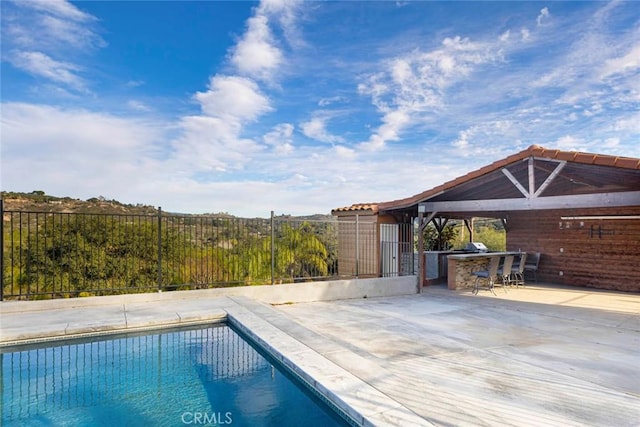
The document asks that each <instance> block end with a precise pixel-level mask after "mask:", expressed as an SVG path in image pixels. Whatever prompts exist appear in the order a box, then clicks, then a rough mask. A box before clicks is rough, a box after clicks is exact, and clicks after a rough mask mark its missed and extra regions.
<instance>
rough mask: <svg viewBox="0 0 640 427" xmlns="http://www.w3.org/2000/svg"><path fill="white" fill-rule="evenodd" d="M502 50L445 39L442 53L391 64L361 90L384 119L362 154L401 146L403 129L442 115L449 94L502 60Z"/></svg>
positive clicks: (406, 57) (421, 54)
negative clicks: (396, 143) (390, 144)
mask: <svg viewBox="0 0 640 427" xmlns="http://www.w3.org/2000/svg"><path fill="white" fill-rule="evenodd" d="M498 44H499V42H494V43H493V44H492V43H481V42H473V41H471V40H469V39H467V38H461V37H453V38H445V39H444V40H443V41H442V45H441V46H440V47H439V48H437V49H434V50H432V51H428V52H423V51H421V50H415V51H413V52H411V53H409V54H407V55H403V56H401V57H397V58H393V59H392V60H390V61H388V62H387V63H386V70H384V71H382V72H380V73H378V74H374V75H372V76H369V78H368V80H367V81H366V82H364V83H361V84H360V85H359V87H358V90H359V92H360V93H361V94H366V95H370V96H371V99H372V103H373V105H375V106H376V107H377V109H378V111H379V112H381V113H383V117H382V124H381V125H380V126H379V127H378V128H377V129H376V130H375V132H374V133H373V134H372V135H371V136H370V137H369V140H368V141H366V142H364V143H362V144H361V145H360V146H361V148H363V149H365V150H373V151H376V150H380V149H382V148H384V147H385V145H386V142H388V141H397V140H398V139H399V138H400V135H401V132H402V131H403V130H404V129H406V128H407V127H410V126H412V125H414V124H416V123H418V122H420V121H422V120H424V116H425V115H429V114H433V113H434V112H435V111H437V110H439V109H440V108H441V107H442V106H443V105H444V104H445V103H446V102H447V100H446V92H447V90H448V89H449V88H451V87H452V86H453V85H455V84H457V83H459V82H460V81H463V80H465V79H466V78H468V77H469V76H470V75H471V74H472V73H473V72H474V71H475V70H476V69H478V68H479V67H481V66H483V65H485V64H488V63H491V62H494V61H498V60H500V59H501V55H502V54H501V52H500V50H499V48H498Z"/></svg>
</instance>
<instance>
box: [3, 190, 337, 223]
mask: <svg viewBox="0 0 640 427" xmlns="http://www.w3.org/2000/svg"><path fill="white" fill-rule="evenodd" d="M0 195H1V197H2V200H3V201H4V210H6V211H22V212H60V213H98V214H121V215H122V214H127V215H157V213H158V208H157V207H155V206H150V205H144V204H141V203H136V204H135V205H134V204H125V203H121V202H119V201H117V200H107V199H105V198H104V197H102V196H99V197H92V198H90V199H88V200H80V199H74V198H71V197H58V196H52V195H49V194H45V192H44V191H32V192H31V193H20V192H13V191H2V192H0ZM163 213H165V214H172V213H171V212H163ZM173 214H174V215H178V214H177V213H173ZM179 215H193V216H215V217H219V218H220V217H225V218H234V216H233V215H231V214H228V213H224V212H220V213H206V214H202V215H200V214H179ZM278 218H291V219H300V220H306V221H327V220H331V219H332V218H333V217H332V216H331V215H324V214H315V215H307V216H299V217H298V216H291V215H280V216H278Z"/></svg>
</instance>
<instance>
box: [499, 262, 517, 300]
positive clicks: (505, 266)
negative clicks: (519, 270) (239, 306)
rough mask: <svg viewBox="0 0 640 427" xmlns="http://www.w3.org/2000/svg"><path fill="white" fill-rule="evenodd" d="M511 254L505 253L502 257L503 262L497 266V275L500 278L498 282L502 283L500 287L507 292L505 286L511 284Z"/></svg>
mask: <svg viewBox="0 0 640 427" xmlns="http://www.w3.org/2000/svg"><path fill="white" fill-rule="evenodd" d="M513 259H514V256H513V255H506V256H505V257H504V262H503V263H502V265H501V266H500V267H499V268H498V277H499V278H500V283H501V284H502V289H504V291H505V292H507V286H509V285H511V267H512V266H513Z"/></svg>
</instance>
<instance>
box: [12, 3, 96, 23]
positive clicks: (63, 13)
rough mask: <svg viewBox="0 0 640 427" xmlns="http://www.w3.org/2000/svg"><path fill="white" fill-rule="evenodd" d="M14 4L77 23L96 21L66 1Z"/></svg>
mask: <svg viewBox="0 0 640 427" xmlns="http://www.w3.org/2000/svg"><path fill="white" fill-rule="evenodd" d="M15 3H16V4H17V5H18V6H20V7H23V8H29V9H34V10H37V11H39V12H46V13H50V14H52V15H56V16H59V17H61V18H65V19H70V20H73V21H78V22H86V21H94V20H95V19H96V18H95V17H94V16H92V15H90V14H88V13H86V12H83V11H81V10H80V9H78V8H77V7H76V6H74V5H73V4H71V3H70V2H68V1H66V0H28V1H15Z"/></svg>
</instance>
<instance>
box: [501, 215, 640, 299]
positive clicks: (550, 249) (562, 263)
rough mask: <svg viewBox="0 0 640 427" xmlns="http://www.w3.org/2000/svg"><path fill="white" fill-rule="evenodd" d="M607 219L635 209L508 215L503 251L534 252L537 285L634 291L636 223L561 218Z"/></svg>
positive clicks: (638, 246) (639, 278)
mask: <svg viewBox="0 0 640 427" xmlns="http://www.w3.org/2000/svg"><path fill="white" fill-rule="evenodd" d="M611 215H640V206H636V207H625V208H615V209H580V210H549V211H536V212H511V213H510V214H509V218H508V222H507V227H508V228H507V230H508V232H507V250H512V251H517V250H518V249H521V250H522V251H526V252H530V253H531V252H540V253H541V254H542V258H541V260H540V265H539V270H538V279H539V281H546V282H550V283H560V284H566V285H573V286H587V287H592V288H600V289H612V290H621V291H635V292H639V291H640V219H606V220H603V219H565V220H562V219H561V218H562V217H576V216H611ZM560 272H562V275H561V273H560Z"/></svg>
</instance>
